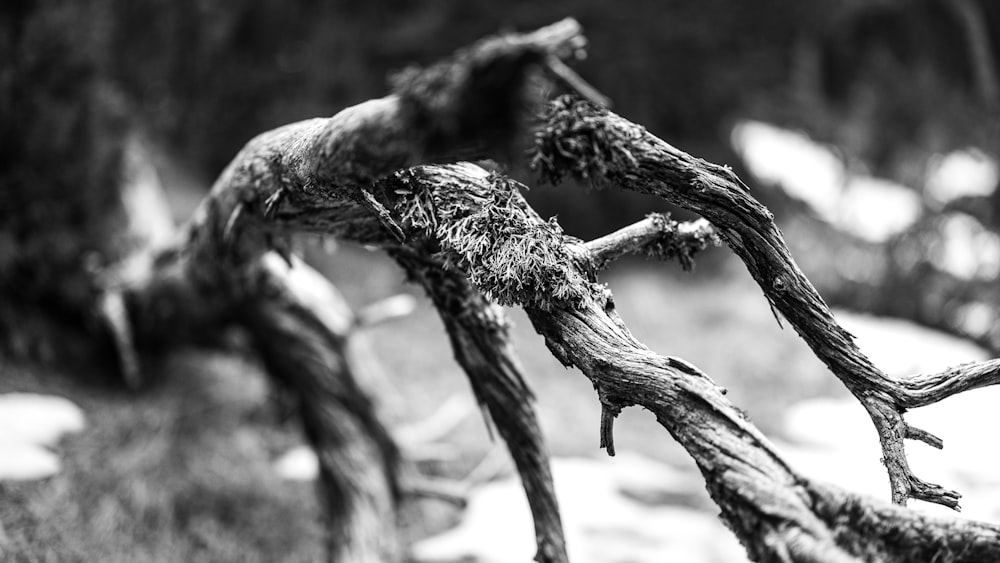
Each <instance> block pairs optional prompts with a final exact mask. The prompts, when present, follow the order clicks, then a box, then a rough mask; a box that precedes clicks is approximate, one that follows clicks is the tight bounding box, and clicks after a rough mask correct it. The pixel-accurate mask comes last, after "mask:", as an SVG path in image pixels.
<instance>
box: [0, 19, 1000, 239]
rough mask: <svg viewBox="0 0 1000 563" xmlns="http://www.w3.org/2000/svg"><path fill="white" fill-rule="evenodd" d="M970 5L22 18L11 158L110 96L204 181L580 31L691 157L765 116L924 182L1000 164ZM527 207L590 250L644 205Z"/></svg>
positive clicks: (612, 74) (634, 107)
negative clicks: (472, 68)
mask: <svg viewBox="0 0 1000 563" xmlns="http://www.w3.org/2000/svg"><path fill="white" fill-rule="evenodd" d="M972 2H973V3H974V4H976V5H977V8H978V10H979V12H980V14H981V16H982V18H983V21H984V22H985V25H986V27H987V28H988V29H992V30H996V29H998V27H1000V6H998V5H997V4H996V3H992V2H983V1H978V2H977V1H976V0H972ZM959 3H960V2H953V1H952V0H913V1H890V0H879V1H872V2H869V1H860V0H839V1H825V0H809V1H802V2H785V1H780V0H763V1H761V2H753V3H746V2H733V1H730V0H704V1H699V2H692V1H687V0H665V1H659V0H656V1H653V0H648V1H638V0H637V1H628V2H621V3H614V4H610V3H607V2H597V1H575V2H566V1H556V2H541V3H540V2H528V1H510V2H493V1H486V0H473V1H457V0H433V1H428V2H405V1H394V2H378V3H358V2H343V1H332V2H313V1H307V0H298V1H283V0H282V1H278V0H252V1H251V0H233V1H230V2H223V3H219V2H208V1H195V0H180V1H176V2H173V1H171V2H166V1H161V0H137V1H134V2H118V1H114V0H88V1H85V2H54V1H42V0H12V1H11V2H7V3H5V8H4V10H3V12H4V14H5V16H6V18H8V19H9V21H10V22H13V23H11V24H9V25H7V26H4V29H3V31H0V33H4V34H5V35H6V37H5V38H4V39H5V40H4V43H6V44H7V45H11V46H13V45H14V44H15V36H17V35H18V34H21V33H29V34H31V35H32V36H31V37H29V38H27V40H26V41H21V42H20V44H19V47H18V48H19V49H22V50H24V49H28V50H30V51H32V52H33V54H34V55H33V56H31V57H25V58H23V59H22V58H21V57H20V56H19V57H18V59H19V60H21V61H22V64H21V65H20V68H17V69H15V70H13V72H11V69H9V68H7V69H5V70H6V72H5V73H4V80H5V83H6V84H5V87H4V99H3V100H2V101H3V104H2V106H0V112H2V113H0V116H2V118H3V119H2V120H0V123H3V126H4V127H5V128H8V131H6V132H5V134H4V135H3V136H2V141H0V142H2V143H4V146H3V148H4V152H5V153H6V154H12V155H17V151H18V149H19V145H21V144H22V143H20V142H17V141H16V140H17V139H18V138H19V136H18V135H17V132H18V131H23V130H25V129H29V128H31V127H32V124H31V122H29V121H28V120H29V119H37V118H38V117H39V114H42V113H44V115H45V116H47V119H46V121H48V122H50V123H52V122H55V121H61V122H65V121H66V119H63V118H64V117H66V116H65V115H64V114H62V113H60V112H59V109H60V106H61V105H68V106H74V107H75V106H76V105H78V104H77V102H78V100H79V98H80V96H83V95H99V96H101V97H102V98H104V99H106V100H109V101H105V102H104V103H103V104H102V108H101V110H100V113H102V114H104V115H101V116H100V117H99V118H97V119H99V120H100V121H103V122H104V123H102V124H100V125H99V126H100V127H104V128H108V129H111V128H113V127H115V126H116V125H117V126H120V123H119V122H118V121H117V119H119V118H125V117H127V118H128V119H131V120H133V122H134V123H137V124H139V125H140V126H141V127H143V129H144V130H145V131H146V132H147V133H148V134H149V135H150V136H151V137H152V138H153V139H155V140H156V141H157V142H158V143H159V144H160V146H161V147H162V148H163V150H164V151H165V152H166V153H167V155H168V156H169V158H170V159H171V160H172V161H175V162H176V163H178V164H179V165H180V166H181V167H183V168H184V169H185V170H187V171H188V172H190V173H191V174H193V175H194V176H195V177H196V178H198V179H199V180H201V181H203V182H204V183H209V182H210V181H211V179H212V178H214V177H215V175H216V174H217V173H218V172H219V171H220V170H221V169H222V167H223V166H224V165H225V164H226V163H227V162H228V161H229V160H230V159H231V158H232V157H233V155H234V154H235V153H236V151H237V150H238V149H239V148H240V147H241V146H242V145H243V143H245V142H246V141H247V140H248V139H249V138H250V137H252V136H253V135H255V134H257V133H259V132H261V131H264V130H267V129H270V128H273V127H275V126H278V125H281V124H284V123H288V122H290V121H295V120H299V119H304V118H308V117H314V116H318V115H331V114H333V113H335V112H336V111H338V110H339V109H341V108H343V107H345V106H347V105H351V104H354V103H357V102H360V101H363V100H365V99H368V98H371V97H377V96H381V95H383V94H384V93H385V92H386V76H387V75H388V74H389V73H391V72H394V71H398V70H400V69H402V68H404V67H406V66H407V65H410V64H413V63H417V64H420V63H429V62H431V61H434V60H435V59H437V58H439V57H441V56H444V55H446V54H447V53H449V52H451V51H452V50H454V49H455V48H456V46H459V45H464V44H467V43H469V42H471V41H474V40H475V39H477V38H479V37H482V36H484V35H487V34H491V33H495V32H496V31H498V30H503V29H511V30H513V29H530V28H533V27H537V26H539V25H544V24H545V23H548V22H552V21H555V20H557V19H560V18H562V17H565V16H567V15H572V16H574V17H576V18H578V19H579V20H580V22H581V23H582V24H583V26H584V29H585V30H586V32H587V36H588V38H589V39H590V41H591V44H592V48H591V49H590V52H591V56H590V57H589V58H588V59H587V60H585V61H582V62H581V63H579V65H578V70H579V72H580V73H581V74H582V75H583V76H584V77H586V78H587V79H588V80H589V81H591V82H592V83H593V84H595V85H597V86H598V87H599V89H600V90H602V91H603V92H604V93H606V94H607V95H608V96H610V97H611V99H612V100H613V101H614V104H615V109H616V110H617V111H618V112H620V113H622V114H623V115H625V116H627V117H628V118H630V119H632V120H634V121H636V122H639V123H642V124H644V125H646V126H647V127H648V128H649V129H650V130H651V131H653V132H654V133H655V134H657V135H660V136H662V137H663V138H666V139H669V140H670V141H671V142H673V143H674V144H676V145H677V146H681V147H684V148H685V149H686V150H689V151H690V152H692V153H694V154H698V155H700V156H703V157H705V158H707V159H709V160H715V161H721V162H726V163H730V164H733V165H738V159H737V158H736V157H735V155H734V154H733V153H732V151H731V148H730V147H729V143H728V137H729V130H730V126H731V125H732V123H733V121H734V120H735V119H737V118H741V117H743V118H745V117H748V116H752V117H757V118H762V119H766V120H770V121H776V122H778V123H781V124H785V125H791V126H795V127H800V128H805V129H807V130H808V131H810V132H811V133H812V134H814V135H815V136H816V137H818V138H819V139H824V140H831V141H835V142H836V141H839V143H838V144H840V145H843V146H844V149H845V150H846V151H848V152H849V153H852V154H853V155H854V156H856V157H857V158H859V159H861V160H862V161H863V162H866V163H867V164H869V165H870V166H872V167H873V168H874V169H875V170H876V171H877V172H880V173H882V174H884V175H886V176H890V177H892V176H901V177H904V178H906V179H912V174H910V177H907V176H906V175H907V171H908V170H909V169H911V168H912V167H913V166H914V164H913V162H914V161H918V160H920V158H921V157H925V156H926V155H928V154H932V153H934V152H945V151H947V150H949V149H953V148H958V147H963V146H966V145H969V144H975V145H978V146H983V147H984V148H985V149H986V150H988V151H989V150H991V149H995V148H996V146H995V145H996V143H997V130H996V127H995V125H994V126H993V127H987V126H986V124H985V123H984V120H982V119H981V118H980V117H981V116H982V109H983V108H984V104H985V103H986V102H985V101H984V100H982V99H981V97H980V96H979V95H977V94H978V93H977V88H976V76H975V70H974V68H973V66H974V62H973V60H972V57H970V54H969V48H968V44H967V36H968V34H967V31H966V30H965V29H964V28H963V26H962V23H961V20H960V18H959V16H958V15H957V14H958V12H957V10H956V9H955V8H954V6H953V4H959ZM18 12H22V13H31V14H33V15H32V16H31V18H32V19H31V26H26V27H24V28H22V27H20V23H19V20H18V17H19V14H18ZM39 14H42V15H39ZM991 48H992V54H993V60H994V61H996V60H997V59H1000V46H998V45H997V43H996V42H993V43H992V45H991ZM12 82H13V83H18V82H29V83H31V84H32V88H31V89H30V90H22V91H21V92H22V93H27V92H30V95H31V96H32V99H30V100H17V99H16V94H17V92H15V96H13V97H14V98H15V99H13V100H12V99H11V97H12V96H11V95H10V94H11V85H12ZM15 90H16V88H15ZM40 91H41V92H44V96H42V97H41V99H39V98H38V96H37V95H38V94H39V92H40ZM111 93H115V94H117V96H116V97H112V96H111V95H110V94H111ZM26 110H27V111H26ZM66 111H67V112H69V111H70V110H69V109H66ZM123 116H125V117H123ZM80 118H81V119H83V118H82V117H80ZM90 119H91V120H94V119H95V116H91V117H90ZM10 128H13V130H11V129H10ZM49 142H55V141H54V140H51V139H50V141H49ZM20 150H30V148H29V149H24V148H21V149H20ZM22 154H23V153H22ZM9 162H10V161H9ZM93 166H94V167H96V168H97V169H96V170H94V171H93V172H92V173H93V174H94V175H95V176H94V178H95V179H97V178H99V177H100V176H99V175H100V173H101V172H100V167H99V166H97V164H93ZM533 198H534V200H535V202H536V203H537V204H538V205H539V206H540V207H541V208H542V210H543V211H546V212H553V213H554V212H559V213H560V214H561V216H562V219H563V222H564V223H565V224H566V226H567V227H568V228H569V230H570V231H573V232H580V233H581V234H587V235H595V234H598V233H599V232H601V231H603V230H606V229H607V228H608V226H609V224H614V223H622V222H624V221H627V220H629V219H631V218H633V217H634V216H635V210H636V206H641V205H642V204H641V203H637V201H639V200H636V199H631V198H629V197H626V196H623V195H622V194H614V196H610V195H603V194H597V195H595V196H594V197H591V198H587V201H586V202H582V201H575V200H578V199H583V198H576V197H570V196H561V195H559V194H558V193H550V192H547V191H543V192H541V193H539V194H535V196H533ZM567 200H574V201H567Z"/></svg>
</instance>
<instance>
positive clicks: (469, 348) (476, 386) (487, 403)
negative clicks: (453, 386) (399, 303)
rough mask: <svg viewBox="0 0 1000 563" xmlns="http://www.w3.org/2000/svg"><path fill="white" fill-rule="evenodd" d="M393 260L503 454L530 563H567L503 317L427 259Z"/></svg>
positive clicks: (540, 442) (400, 255) (528, 396)
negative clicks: (528, 523)
mask: <svg viewBox="0 0 1000 563" xmlns="http://www.w3.org/2000/svg"><path fill="white" fill-rule="evenodd" d="M411 245H412V243H411ZM393 253H394V254H395V256H396V259H397V261H399V263H400V265H402V266H403V268H404V269H405V270H406V271H407V272H408V273H409V276H410V278H411V279H412V280H413V281H415V282H416V283H419V284H420V285H421V287H423V288H424V290H425V291H426V292H427V294H428V296H430V298H431V301H433V302H434V307H435V308H436V309H437V310H438V313H439V314H440V315H441V320H442V321H443V322H444V326H445V329H446V330H447V331H448V336H449V338H450V339H451V347H452V350H454V352H455V359H456V360H457V361H458V363H459V364H460V365H461V366H462V368H463V369H464V370H465V373H466V374H467V375H468V377H469V383H470V384H471V385H472V392H473V393H475V395H476V399H477V400H478V401H479V403H480V405H482V406H484V407H485V408H486V409H488V411H489V415H490V417H491V418H492V419H493V421H494V423H495V424H496V428H497V431H498V432H499V434H500V436H501V437H502V438H503V440H504V442H506V444H507V447H508V448H509V450H510V454H511V457H512V458H513V459H514V465H515V466H516V467H517V472H518V474H519V475H520V476H521V481H522V484H523V486H524V492H525V495H527V497H528V504H529V506H530V507H531V515H532V518H533V519H534V524H535V536H536V539H537V544H538V552H537V554H536V555H535V560H536V561H538V563H560V562H566V561H568V559H567V557H566V545H565V540H564V538H563V530H562V519H561V517H560V514H559V506H558V503H557V501H556V496H555V489H554V485H553V482H552V470H551V468H550V467H549V453H548V449H547V448H546V447H545V441H544V439H543V437H542V433H541V428H539V424H538V416H537V415H536V413H535V409H534V403H535V397H534V395H533V394H532V392H531V389H530V388H529V387H528V385H527V383H526V382H525V381H524V376H523V375H522V368H521V365H520V362H519V361H518V360H517V357H516V356H515V355H514V350H513V348H512V347H511V343H510V340H509V338H508V335H507V329H508V321H507V318H506V315H505V314H504V312H503V309H501V308H499V307H497V306H496V305H494V304H492V303H490V302H489V301H487V300H486V299H485V298H484V297H483V296H482V294H480V293H479V291H478V290H476V288H475V287H473V286H472V284H471V283H469V280H468V278H466V277H465V275H464V274H462V273H461V272H457V271H455V270H449V269H447V268H445V267H444V266H443V264H441V263H440V262H438V261H437V260H434V259H433V257H432V254H433V253H431V252H427V251H426V250H424V252H421V253H417V252H413V251H403V250H397V251H394V252H393ZM487 423H488V421H487Z"/></svg>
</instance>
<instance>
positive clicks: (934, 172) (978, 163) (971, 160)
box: [926, 148, 1000, 204]
mask: <svg viewBox="0 0 1000 563" xmlns="http://www.w3.org/2000/svg"><path fill="white" fill-rule="evenodd" d="M998 183H1000V164H998V163H997V161H996V159H994V158H991V157H990V156H989V155H987V154H986V153H984V152H983V151H981V150H979V149H976V148H968V149H963V150H959V151H954V152H951V153H948V154H946V155H936V156H934V157H933V158H931V161H930V163H929V167H928V174H927V190H926V191H927V195H928V196H929V197H931V198H932V199H933V200H935V201H937V202H938V203H941V204H945V203H948V202H949V201H951V200H954V199H958V198H960V197H965V196H988V195H991V194H992V193H993V191H994V190H996V188H997V184H998Z"/></svg>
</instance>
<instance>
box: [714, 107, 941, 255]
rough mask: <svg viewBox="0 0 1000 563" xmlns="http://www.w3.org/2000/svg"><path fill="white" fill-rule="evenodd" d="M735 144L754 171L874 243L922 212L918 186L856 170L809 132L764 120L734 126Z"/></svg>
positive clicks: (733, 139)
mask: <svg viewBox="0 0 1000 563" xmlns="http://www.w3.org/2000/svg"><path fill="white" fill-rule="evenodd" d="M731 142H732V144H733V147H734V148H735V149H736V151H737V152H738V153H739V154H740V156H741V157H743V161H744V162H745V163H746V165H747V167H748V168H749V169H750V172H751V173H753V175H754V176H755V177H757V178H758V179H759V180H762V181H764V182H768V183H772V184H775V185H777V186H778V187H779V188H781V189H782V190H784V191H785V193H787V194H788V195H790V196H792V197H794V198H796V199H798V200H801V201H803V202H805V203H806V204H807V205H808V206H809V207H810V208H811V209H812V210H813V211H814V212H815V213H816V215H817V216H819V217H820V218H821V219H823V220H824V221H826V222H828V223H831V224H833V225H835V226H836V227H837V228H839V229H841V230H844V231H847V232H850V233H852V234H854V235H856V236H858V237H861V238H864V239H866V240H869V241H872V242H884V241H886V240H888V239H889V238H891V237H892V236H894V235H897V234H899V233H900V232H902V231H904V230H905V229H907V228H908V227H910V226H911V225H913V224H914V223H915V222H916V221H917V220H918V219H920V216H921V214H922V204H921V201H920V196H919V195H918V194H917V193H916V192H915V191H913V190H911V189H909V188H907V187H906V186H902V185H900V184H896V183H894V182H890V181H888V180H883V179H879V178H874V177H871V176H865V175H862V174H856V173H852V172H850V171H849V170H847V168H846V167H845V166H844V163H843V161H842V159H840V158H839V157H838V156H837V154H836V153H835V152H834V150H833V149H831V148H830V147H827V146H825V145H821V144H819V143H817V142H815V141H813V140H812V139H810V138H809V136H808V135H805V134H803V133H799V132H796V131H789V130H787V129H782V128H780V127H776V126H774V125H771V124H768V123H763V122H760V121H742V122H740V123H738V124H736V126H735V127H733V131H732V136H731Z"/></svg>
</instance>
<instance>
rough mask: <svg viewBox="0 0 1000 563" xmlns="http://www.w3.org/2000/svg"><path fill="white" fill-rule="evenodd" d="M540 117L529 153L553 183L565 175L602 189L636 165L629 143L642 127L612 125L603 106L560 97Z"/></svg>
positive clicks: (538, 168) (542, 177) (535, 165)
mask: <svg viewBox="0 0 1000 563" xmlns="http://www.w3.org/2000/svg"><path fill="white" fill-rule="evenodd" d="M542 117H543V120H544V125H543V126H542V127H541V128H540V129H539V130H538V131H536V132H535V139H534V146H533V148H532V150H531V154H530V158H531V167H532V169H534V170H537V171H538V172H539V174H540V176H541V179H542V180H543V181H546V182H549V183H552V184H558V183H559V182H561V181H562V179H563V178H564V177H565V176H567V175H570V176H573V177H575V178H577V179H579V180H586V181H588V182H589V183H590V184H591V185H592V186H594V187H597V188H602V187H605V186H607V185H608V184H609V183H611V180H612V179H613V178H615V177H616V176H618V175H620V174H622V173H625V172H627V171H629V170H633V169H635V168H636V167H637V166H638V161H637V160H636V158H635V156H634V155H633V154H632V150H631V147H632V146H633V145H634V144H635V143H636V141H638V140H639V139H641V138H642V136H643V134H644V133H645V129H644V128H642V127H640V126H638V125H636V126H634V127H624V128H623V127H620V126H616V125H613V124H612V123H610V122H609V121H608V111H607V110H606V109H605V108H602V107H600V106H597V105H595V104H592V103H590V102H588V101H586V100H582V99H579V98H574V97H572V96H561V97H559V98H557V99H556V100H554V101H553V102H552V103H551V104H549V107H548V109H547V110H546V112H545V113H544V115H543V116H542Z"/></svg>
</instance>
